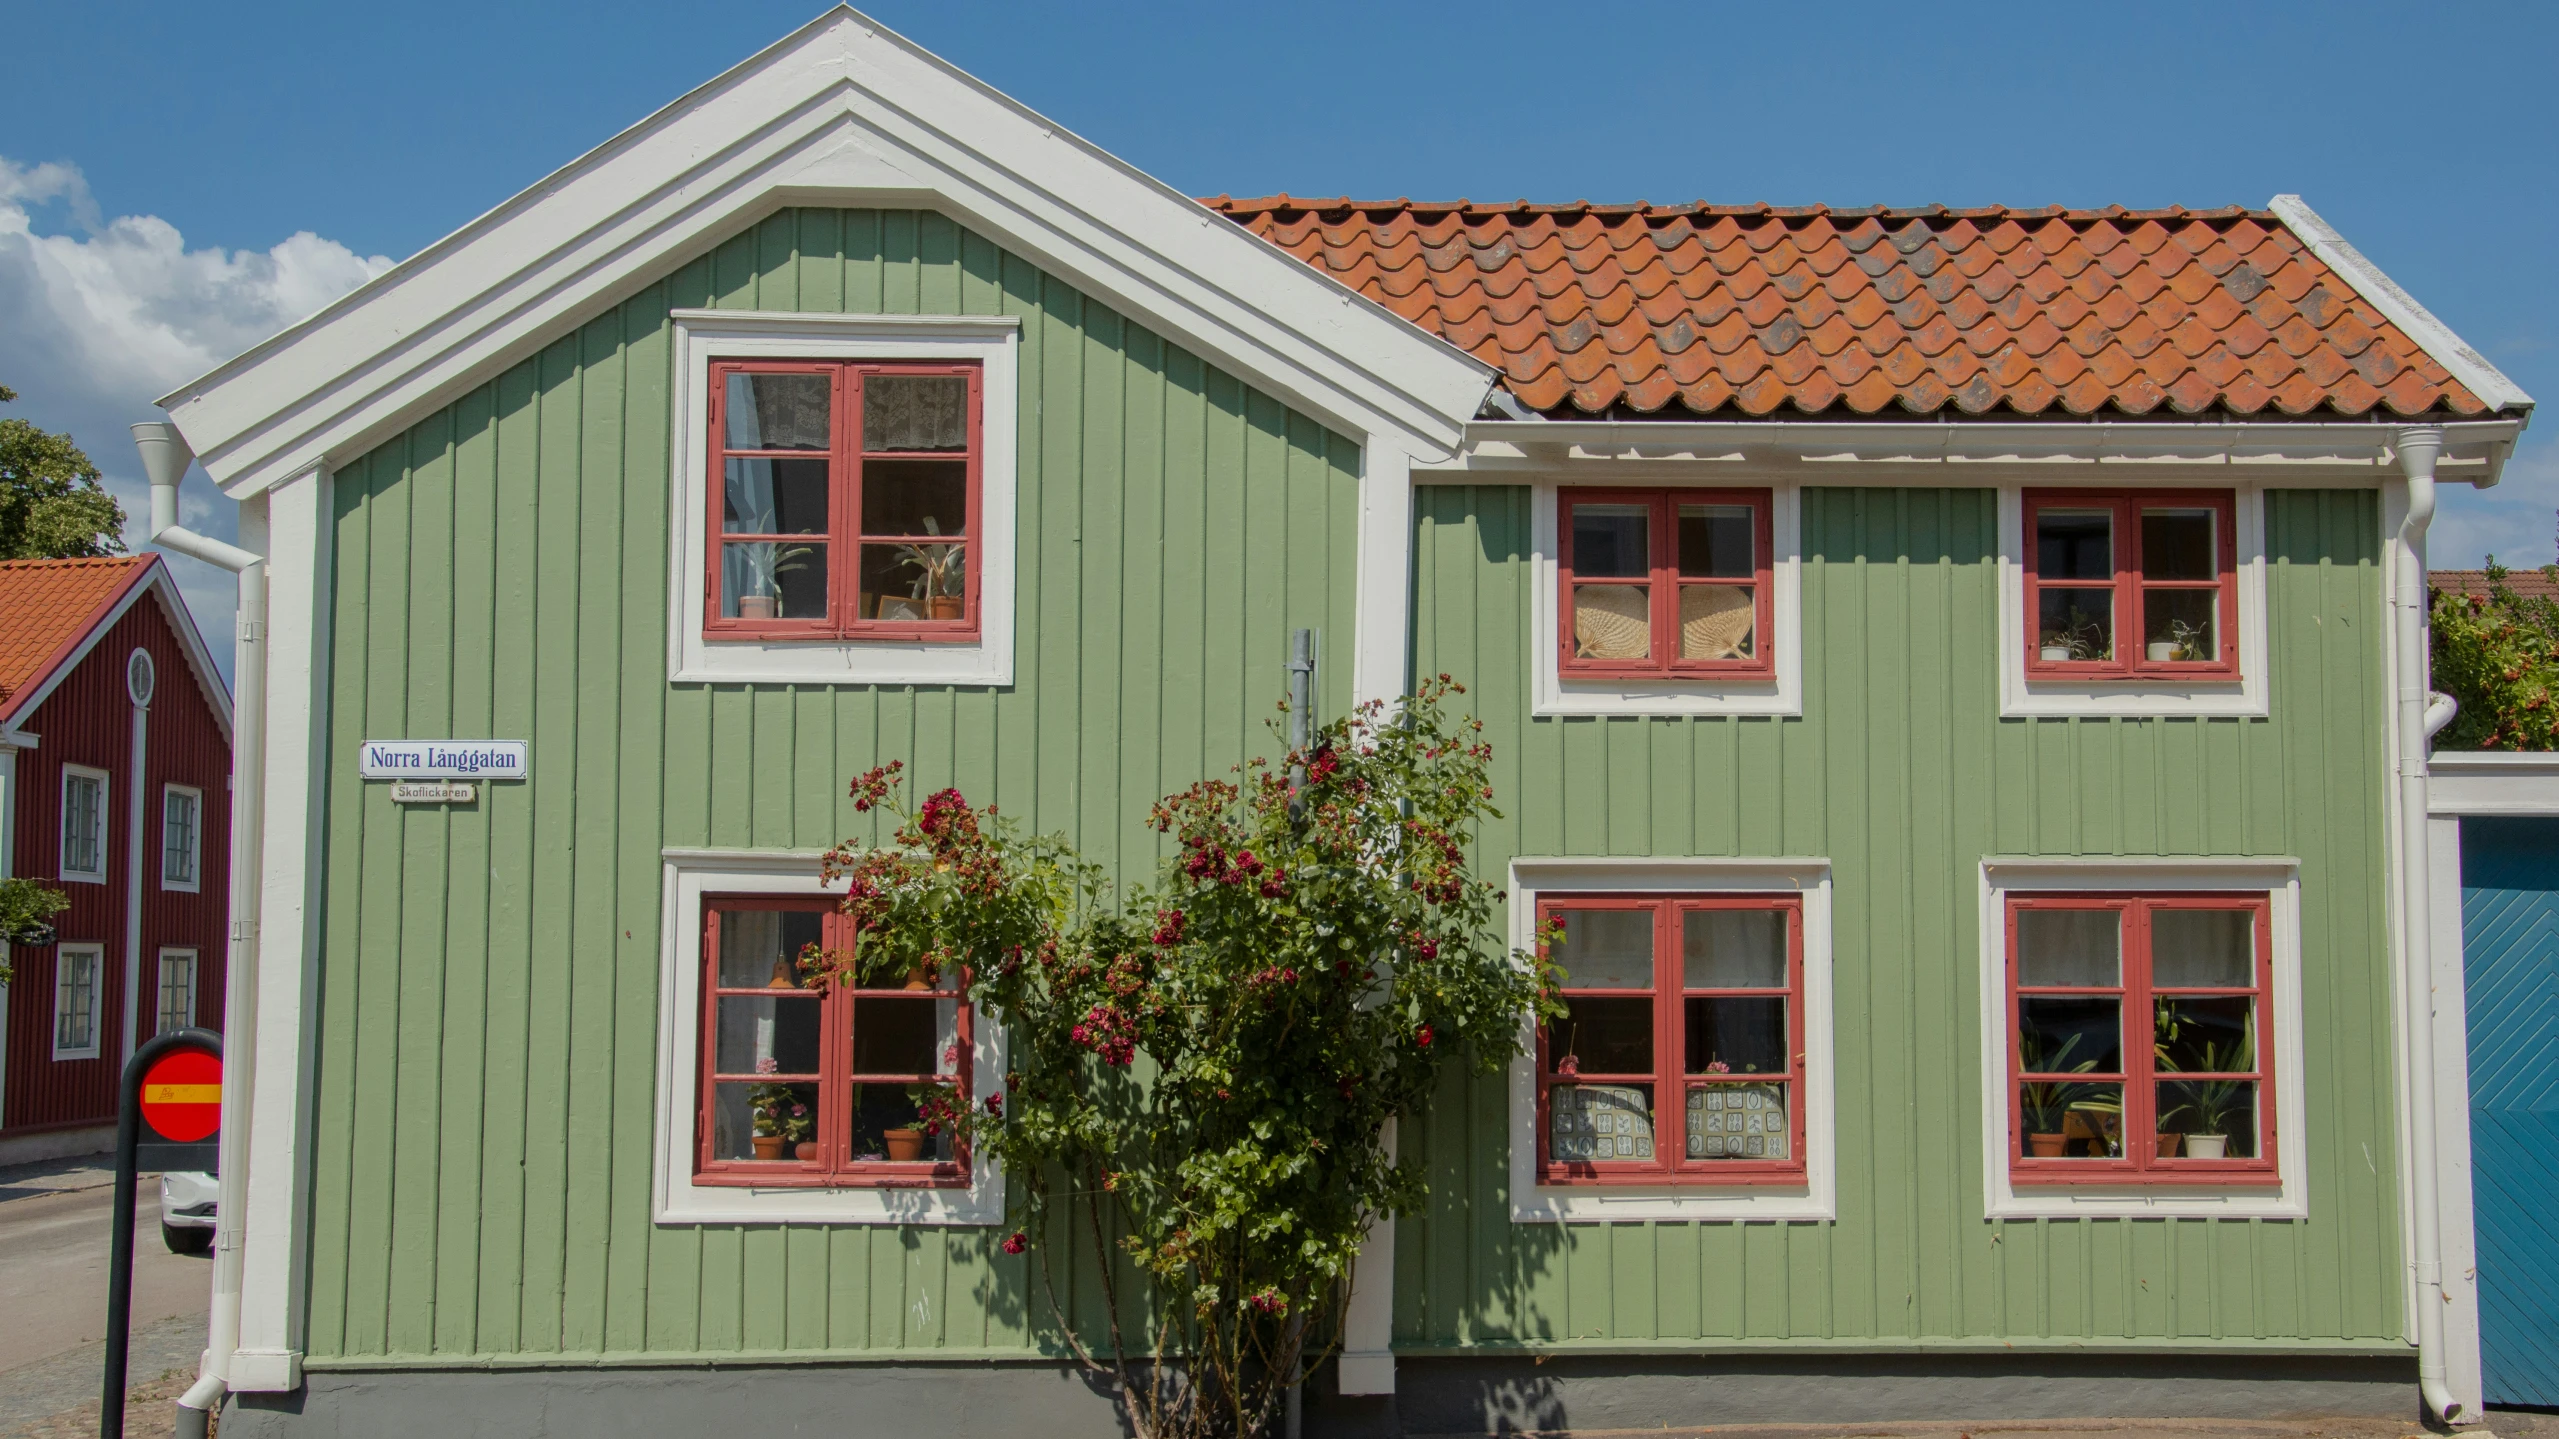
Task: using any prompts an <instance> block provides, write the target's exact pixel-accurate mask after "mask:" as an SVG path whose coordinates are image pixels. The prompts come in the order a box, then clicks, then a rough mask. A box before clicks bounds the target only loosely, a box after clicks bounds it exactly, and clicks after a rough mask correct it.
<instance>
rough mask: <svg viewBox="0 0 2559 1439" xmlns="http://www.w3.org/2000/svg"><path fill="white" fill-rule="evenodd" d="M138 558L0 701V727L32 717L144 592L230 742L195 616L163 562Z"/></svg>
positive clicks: (225, 708)
mask: <svg viewBox="0 0 2559 1439" xmlns="http://www.w3.org/2000/svg"><path fill="white" fill-rule="evenodd" d="M141 559H142V561H143V563H142V564H141V566H139V567H138V568H137V569H136V570H135V571H134V572H133V575H132V578H130V579H129V580H127V582H126V583H125V584H124V585H123V586H122V587H121V588H119V589H118V590H117V591H115V593H114V594H113V595H112V596H111V597H110V598H108V599H107V600H106V601H105V602H103V603H101V604H100V605H98V606H97V608H96V609H95V610H94V611H93V612H92V614H91V616H90V618H89V619H88V621H87V622H86V623H84V624H83V625H81V626H80V628H79V630H78V631H77V633H75V634H73V635H72V636H70V637H69V638H68V639H67V640H66V641H65V642H64V643H63V644H62V646H61V647H60V649H59V650H58V651H57V652H56V654H55V655H54V656H53V658H52V659H51V660H49V661H48V662H47V663H46V664H45V665H44V667H43V668H42V670H41V671H40V672H39V673H38V674H37V676H35V677H34V678H33V679H31V680H30V681H29V682H27V683H25V684H23V685H21V686H20V687H19V688H18V689H17V690H16V691H14V692H13V693H12V694H11V695H10V696H9V698H8V700H7V701H6V702H5V703H0V730H18V729H19V728H20V727H21V726H22V725H24V724H25V723H27V722H28V717H29V716H31V715H37V712H38V710H39V709H40V708H41V707H42V706H43V704H44V702H45V699H46V698H47V697H48V696H50V695H51V694H52V693H53V692H54V691H55V690H56V689H58V688H60V687H61V685H62V682H63V681H64V680H65V679H68V678H69V677H70V675H71V672H72V671H73V670H76V669H78V668H79V667H80V662H81V661H82V660H85V659H87V658H88V657H89V652H90V651H91V650H94V649H96V648H97V647H98V641H99V640H101V639H104V638H105V637H106V634H107V631H109V630H112V629H114V628H115V627H116V622H117V621H119V620H121V619H123V618H124V617H125V614H126V613H127V612H128V611H130V610H131V609H132V608H133V607H134V606H135V605H136V604H139V603H141V601H142V598H143V596H145V595H149V596H152V597H154V599H155V600H156V602H157V603H158V604H159V606H160V613H161V616H162V617H163V618H165V619H166V620H167V621H168V622H169V629H170V631H171V632H172V633H174V634H176V635H177V637H178V648H179V649H181V650H183V651H184V652H185V653H186V657H187V668H188V669H189V670H190V671H192V672H193V673H194V675H195V682H196V690H197V692H198V693H200V694H202V695H203V696H204V703H205V707H206V708H207V709H210V710H212V711H213V720H214V723H215V724H217V725H219V726H220V727H221V729H222V740H223V743H225V744H228V743H230V741H231V691H230V689H229V687H228V686H227V685H225V684H224V683H223V680H222V672H221V671H220V670H218V669H216V668H214V664H213V654H212V651H210V650H208V649H206V648H205V644H204V635H203V633H202V632H201V631H199V630H198V629H197V628H196V624H195V615H194V614H193V613H192V612H190V611H189V610H188V609H187V603H186V599H185V597H184V596H182V595H180V594H179V593H178V581H177V577H176V576H174V575H172V574H170V573H169V566H168V565H167V564H166V563H165V562H164V561H163V560H162V559H161V558H160V556H158V555H157V554H148V555H143V556H141ZM35 722H36V723H37V724H38V725H39V726H40V725H41V724H42V722H43V721H42V718H41V716H38V717H37V719H36V721H35ZM39 732H40V731H39Z"/></svg>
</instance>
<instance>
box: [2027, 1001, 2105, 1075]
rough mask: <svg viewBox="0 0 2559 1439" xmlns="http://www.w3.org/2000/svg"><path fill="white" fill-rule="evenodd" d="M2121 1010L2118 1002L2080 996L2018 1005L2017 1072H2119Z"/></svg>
mask: <svg viewBox="0 0 2559 1439" xmlns="http://www.w3.org/2000/svg"><path fill="white" fill-rule="evenodd" d="M2122 1007H2123V1001H2122V1000H2119V999H2114V998H2106V999H2087V998H2081V997H2080V996H2077V995H2071V996H2069V997H2066V998H2060V997H2029V998H2025V999H2021V1000H2018V1001H2017V1067H2018V1069H2019V1070H2020V1071H2021V1072H2023V1073H2026V1074H2087V1073H2090V1072H2092V1071H2094V1072H2096V1073H2100V1074H2115V1073H2120V1072H2121V1071H2122V1069H2123V1067H2124V1051H2123V1044H2122V1042H2121V1039H2120V1038H2119V1036H2120V1035H2121V1033H2122V1025H2121V1023H2120V1020H2121V1013H2120V1012H2121V1010H2122Z"/></svg>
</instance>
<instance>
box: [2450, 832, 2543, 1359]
mask: <svg viewBox="0 0 2559 1439" xmlns="http://www.w3.org/2000/svg"><path fill="white" fill-rule="evenodd" d="M2461 926H2462V946H2461V947H2462V954H2463V963H2464V975H2465V980H2466V983H2467V986H2468V990H2469V1012H2470V1146H2471V1149H2470V1152H2471V1171H2472V1174H2471V1177H2472V1184H2473V1194H2474V1198H2473V1201H2472V1203H2473V1207H2474V1210H2475V1212H2476V1214H2477V1218H2478V1225H2479V1331H2480V1333H2479V1338H2480V1348H2481V1358H2482V1360H2483V1361H2484V1363H2485V1367H2486V1370H2487V1390H2488V1395H2487V1397H2488V1402H2489V1403H2491V1404H2559V819H2465V820H2463V821H2462V822H2461Z"/></svg>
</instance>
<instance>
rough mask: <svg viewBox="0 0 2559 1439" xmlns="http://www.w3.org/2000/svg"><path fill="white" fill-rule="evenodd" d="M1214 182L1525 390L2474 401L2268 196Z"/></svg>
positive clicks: (1729, 399)
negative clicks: (1838, 200)
mask: <svg viewBox="0 0 2559 1439" xmlns="http://www.w3.org/2000/svg"><path fill="white" fill-rule="evenodd" d="M1205 203H1206V204H1207V205H1208V206H1209V207H1210V208H1212V209H1214V210H1217V211H1219V212H1220V213H1222V214H1224V215H1226V216H1227V217H1228V218H1230V219H1232V220H1234V221H1235V222H1236V223H1237V224H1239V225H1242V226H1243V227H1244V228H1246V229H1248V230H1250V231H1252V232H1253V233H1254V234H1256V235H1259V236H1261V237H1262V238H1263V239H1265V240H1268V241H1270V242H1271V243H1272V244H1274V245H1277V246H1279V247H1280V248H1281V249H1284V250H1286V251H1288V252H1289V253H1290V254H1293V255H1295V256H1297V257H1298V258H1299V259H1302V260H1304V261H1306V262H1307V263H1309V264H1312V265H1315V266H1317V267H1318V268H1320V269H1323V270H1324V271H1326V272H1327V273H1329V274H1332V275H1333V276H1335V277H1336V278H1337V279H1340V280H1341V281H1342V282H1343V283H1344V284H1346V285H1349V286H1351V287H1352V288H1354V289H1357V290H1358V291H1360V292H1361V293H1362V294H1364V295H1366V296H1368V297H1369V298H1370V299H1372V300H1375V301H1376V302H1377V303H1379V304H1381V305H1384V306H1385V307H1386V308H1388V309H1390V310H1393V311H1394V312H1395V313H1397V314H1399V315H1402V316H1403V317H1404V318H1406V319H1408V320H1410V321H1412V322H1413V323H1415V324H1417V325H1420V326H1421V327H1422V328H1424V329H1426V330H1429V331H1431V332H1433V333H1435V334H1438V335H1440V336H1441V337H1442V338H1444V339H1446V340H1448V341H1449V342H1450V343H1451V344H1454V345H1456V346H1458V347H1459V348H1461V349H1463V350H1466V351H1468V352H1469V353H1471V354H1473V355H1475V356H1476V357H1477V358H1479V359H1481V360H1483V361H1485V362H1486V363H1488V364H1490V365H1493V366H1494V367H1496V368H1497V369H1499V370H1500V371H1501V372H1502V375H1503V383H1504V384H1505V385H1506V386H1507V387H1508V388H1509V390H1510V391H1511V393H1512V395H1513V396H1514V397H1516V398H1517V399H1518V400H1519V401H1520V402H1521V403H1522V404H1525V405H1527V406H1528V407H1529V408H1531V409H1535V410H1568V409H1569V410H1575V411H1580V412H1584V413H1604V412H1609V411H1614V410H1629V411H1634V412H1638V413H1646V414H1650V413H1655V412H1658V411H1662V410H1665V409H1670V408H1672V407H1674V406H1676V407H1678V408H1680V409H1684V410H1687V411H1690V412H1694V413H1699V414H1714V413H1717V412H1721V411H1727V410H1735V409H1738V410H1740V411H1742V412H1744V413H1746V414H1750V415H1766V414H1772V413H1775V412H1777V411H1779V410H1781V409H1792V410H1795V411H1799V412H1805V413H1820V412H1822V411H1825V410H1829V409H1832V408H1833V407H1835V406H1845V407H1846V408H1847V409H1849V410H1851V411H1853V412H1855V413H1858V414H1875V413H1878V412H1881V411H1885V410H1887V409H1898V410H1900V411H1903V412H1915V413H1921V414H1928V413H1934V412H1937V411H1939V410H1942V409H1944V408H1945V407H1947V406H1949V405H1952V406H1955V407H1956V408H1958V409H1960V410H1962V411H1964V412H1966V413H1971V414H1988V413H1992V412H1998V411H2006V412H2013V413H2024V414H2041V413H2047V412H2051V411H2053V410H2055V409H2059V410H2061V411H2066V412H2068V413H2071V414H2082V415H2084V414H2094V413H2097V412H2099V411H2101V410H2111V411H2115V412H2118V413H2126V414H2147V413H2151V412H2153V411H2156V410H2159V409H2160V408H2162V407H2163V406H2164V407H2166V408H2167V409H2168V410H2170V411H2172V412H2175V413H2181V414H2193V413H2197V412H2200V411H2205V410H2213V409H2219V410H2225V411H2231V412H2235V413H2238V414H2244V415H2255V414H2265V413H2274V414H2281V415H2311V414H2314V413H2318V412H2323V411H2324V412H2326V413H2329V414H2340V415H2365V414H2370V413H2372V412H2373V411H2374V410H2376V409H2379V408H2384V407H2386V408H2387V409H2388V410H2389V411H2390V412H2391V413H2393V414H2397V415H2418V414H2451V415H2477V414H2483V413H2485V412H2486V409H2487V407H2486V405H2484V404H2483V403H2481V401H2480V400H2479V398H2478V397H2477V396H2476V395H2474V394H2472V393H2471V392H2470V390H2469V389H2467V388H2466V387H2464V386H2463V385H2462V384H2461V382H2460V381H2458V380H2456V379H2455V378H2453V376H2452V375H2451V374H2450V373H2449V372H2448V371H2446V370H2445V369H2444V368H2443V367H2442V366H2441V365H2439V364H2437V363H2436V362H2435V361H2434V359H2433V358H2432V357H2431V356H2429V355H2427V354H2426V352H2425V351H2424V350H2423V349H2421V348H2420V347H2419V346H2418V345H2417V343H2416V342H2415V341H2414V340H2413V339H2411V338H2410V337H2409V336H2408V335H2406V334H2405V333H2403V332H2402V331H2400V330H2399V329H2398V327H2396V326H2395V325H2393V324H2391V323H2390V321H2389V320H2388V319H2386V318H2385V317H2384V316H2383V315H2382V314H2381V312H2380V311H2379V310H2377V309H2375V308H2373V307H2372V306H2371V305H2370V304H2369V303H2367V302H2366V301H2365V300H2364V299H2363V298H2362V297H2360V296H2358V295H2356V294H2355V293H2354V292H2353V290H2352V288H2351V287H2350V286H2348V285H2347V284H2346V283H2345V282H2344V281H2343V280H2341V279H2340V278H2339V277H2338V276H2337V275H2336V274H2335V273H2334V272H2332V271H2330V270H2329V268H2328V267H2327V266H2326V265H2325V264H2324V263H2322V262H2321V261H2320V260H2319V259H2318V257H2317V256H2315V255H2313V254H2312V253H2311V251H2310V249H2309V247H2308V246H2307V245H2305V244H2303V243H2302V241H2301V240H2300V238H2299V237H2297V236H2295V235H2294V234H2293V233H2292V232H2291V231H2289V230H2287V229H2286V228H2285V227H2284V225H2283V223H2282V222H2281V221H2280V220H2278V219H2277V218H2276V217H2275V216H2274V215H2272V214H2270V213H2267V212H2263V211H2254V210H2245V209H2240V208H2236V207H2232V208H2227V209H2219V210H2185V209H2167V210H2140V211H2134V210H2126V209H2124V208H2122V207H2121V206H2110V207H2108V208H2106V209H2103V210H2064V209H2060V208H2057V207H2045V208H2040V209H2016V208H2002V207H1996V206H1994V207H1987V208H1982V209H1970V210H1949V209H1947V208H1946V207H1944V206H1942V205H1931V206H1925V207H1921V208H1917V209H1884V208H1880V207H1869V208H1862V209H1839V208H1832V207H1828V206H1804V207H1796V208H1775V207H1771V206H1767V205H1593V204H1590V203H1588V202H1576V203H1573V204H1569V205H1531V204H1529V203H1527V202H1525V201H1522V202H1519V203H1516V204H1509V205H1478V204H1473V203H1471V202H1468V201H1463V200H1461V201H1456V202H1422V203H1417V202H1415V201H1411V200H1400V199H1399V200H1384V201H1355V200H1351V199H1347V198H1336V199H1309V198H1306V197H1302V196H1289V195H1273V196H1268V197H1265V198H1262V199H1248V200H1239V199H1233V198H1230V197H1227V196H1223V195H1221V196H1218V197H1216V198H1214V199H1211V200H1208V201H1206V202H1205Z"/></svg>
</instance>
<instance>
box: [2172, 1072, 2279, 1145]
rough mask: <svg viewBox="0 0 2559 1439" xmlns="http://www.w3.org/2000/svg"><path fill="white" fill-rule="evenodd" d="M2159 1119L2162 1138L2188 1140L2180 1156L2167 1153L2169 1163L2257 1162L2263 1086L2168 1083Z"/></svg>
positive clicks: (2196, 1081)
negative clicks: (2170, 1136)
mask: <svg viewBox="0 0 2559 1439" xmlns="http://www.w3.org/2000/svg"><path fill="white" fill-rule="evenodd" d="M2158 1114H2159V1132H2160V1133H2161V1134H2163V1135H2168V1134H2175V1135H2181V1136H2183V1137H2184V1138H2183V1142H2182V1143H2181V1144H2180V1145H2179V1146H2178V1150H2177V1153H2176V1154H2174V1155H2171V1154H2169V1153H2168V1152H2167V1151H2166V1149H2165V1148H2164V1147H2163V1148H2162V1150H2161V1155H2160V1157H2161V1158H2163V1159H2164V1158H2184V1159H2254V1158H2256V1157H2257V1082H2256V1081H2255V1080H2253V1079H2186V1080H2175V1081H2167V1082H2163V1083H2161V1084H2160V1086H2159V1108H2158ZM2215 1150H2219V1151H2221V1152H2220V1153H2218V1154H2216V1153H2214V1152H2213V1151H2215Z"/></svg>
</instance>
